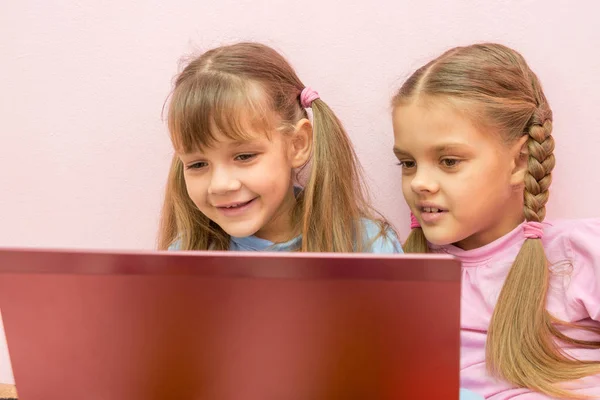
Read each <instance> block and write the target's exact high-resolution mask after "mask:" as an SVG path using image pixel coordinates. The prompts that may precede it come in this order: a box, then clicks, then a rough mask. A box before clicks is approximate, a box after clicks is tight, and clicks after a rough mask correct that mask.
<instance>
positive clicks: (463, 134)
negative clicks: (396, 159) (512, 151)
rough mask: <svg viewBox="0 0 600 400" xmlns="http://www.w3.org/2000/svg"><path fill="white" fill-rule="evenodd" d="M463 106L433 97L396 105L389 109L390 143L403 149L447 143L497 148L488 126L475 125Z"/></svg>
mask: <svg viewBox="0 0 600 400" xmlns="http://www.w3.org/2000/svg"><path fill="white" fill-rule="evenodd" d="M466 107H467V106H456V105H453V104H451V103H449V102H445V101H435V100H433V101H432V100H429V101H421V100H416V101H413V102H410V103H408V104H406V105H399V106H397V107H396V108H395V109H394V112H393V125H394V146H395V147H396V148H398V149H400V150H403V151H407V152H414V151H420V150H429V149H431V148H439V147H441V146H444V145H446V144H450V143H453V144H459V145H460V144H465V145H470V146H471V147H474V148H484V147H485V148H489V147H494V148H500V147H501V146H502V143H501V141H500V137H499V135H498V134H496V133H495V132H493V130H492V129H491V128H485V127H483V126H480V125H478V124H475V123H474V122H473V119H472V118H469V110H468V109H467V108H466ZM473 113H474V111H473Z"/></svg>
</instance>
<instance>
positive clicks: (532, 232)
mask: <svg viewBox="0 0 600 400" xmlns="http://www.w3.org/2000/svg"><path fill="white" fill-rule="evenodd" d="M523 233H524V234H525V237H526V238H527V239H541V238H542V237H543V236H544V229H543V225H542V223H541V222H533V221H527V222H525V223H524V224H523Z"/></svg>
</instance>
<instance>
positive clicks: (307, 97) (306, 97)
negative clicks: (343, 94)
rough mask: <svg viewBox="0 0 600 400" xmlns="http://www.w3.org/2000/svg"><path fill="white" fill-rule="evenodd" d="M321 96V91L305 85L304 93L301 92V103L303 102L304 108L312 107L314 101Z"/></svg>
mask: <svg viewBox="0 0 600 400" xmlns="http://www.w3.org/2000/svg"><path fill="white" fill-rule="evenodd" d="M319 98H320V97H319V93H317V92H316V91H315V90H312V89H311V88H309V87H305V88H304V89H302V93H300V104H302V107H304V108H310V107H311V106H312V102H313V101H315V100H316V99H319Z"/></svg>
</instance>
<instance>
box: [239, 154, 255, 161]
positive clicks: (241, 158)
mask: <svg viewBox="0 0 600 400" xmlns="http://www.w3.org/2000/svg"><path fill="white" fill-rule="evenodd" d="M255 157H256V154H239V155H237V156H236V157H235V159H236V160H237V161H250V160H252V159H253V158H255Z"/></svg>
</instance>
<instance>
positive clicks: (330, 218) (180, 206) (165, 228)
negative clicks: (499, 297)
mask: <svg viewBox="0 0 600 400" xmlns="http://www.w3.org/2000/svg"><path fill="white" fill-rule="evenodd" d="M309 108H310V109H312V122H311V121H310V120H309V114H308V113H307V109H309ZM168 126H169V133H170V137H171V142H172V144H173V147H174V156H173V160H172V164H171V169H170V172H169V177H168V182H167V188H166V194H165V201H164V206H163V211H162V219H161V225H160V233H159V246H158V247H159V249H179V250H208V249H211V250H245V251H261V250H268V251H309V252H402V250H401V247H400V244H399V242H398V240H397V236H396V234H395V233H394V231H393V229H392V228H391V226H390V225H389V224H388V223H387V222H386V221H385V220H384V219H382V218H378V217H377V215H378V214H377V213H376V212H375V211H374V210H373V209H372V208H371V206H370V205H369V202H368V198H367V193H366V190H365V186H364V184H363V180H362V178H361V171H360V165H359V162H358V160H357V158H356V154H355V152H354V149H353V147H352V144H351V142H350V139H349V137H348V135H347V134H346V131H345V130H344V128H343V126H342V124H341V122H340V121H339V119H338V118H337V117H336V116H335V114H334V113H333V111H332V110H331V109H330V108H329V107H328V106H327V104H326V103H325V102H324V101H323V100H322V99H321V98H320V96H319V94H318V93H317V92H316V91H314V90H312V89H310V88H308V87H306V86H305V85H304V84H303V83H302V82H301V81H300V79H299V78H298V76H297V75H296V73H295V72H294V70H293V69H292V67H291V66H290V65H289V63H288V62H287V61H286V60H285V59H284V58H283V57H282V56H281V55H280V54H279V53H277V52H276V51H275V50H273V49H271V48H270V47H267V46H265V45H262V44H258V43H238V44H234V45H229V46H222V47H218V48H215V49H212V50H209V51H207V52H205V53H204V54H202V55H200V56H199V57H197V58H196V59H194V60H192V61H191V62H190V63H189V64H188V65H187V66H186V67H185V68H184V69H183V71H182V72H181V73H180V74H179V75H178V76H177V78H176V80H175V85H174V89H173V92H172V94H171V96H170V100H169V102H168ZM305 168H306V171H305V172H306V175H307V176H308V177H307V179H306V183H305V184H304V185H303V186H298V180H297V179H296V178H297V175H298V173H299V172H301V171H302V170H303V169H305Z"/></svg>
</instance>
